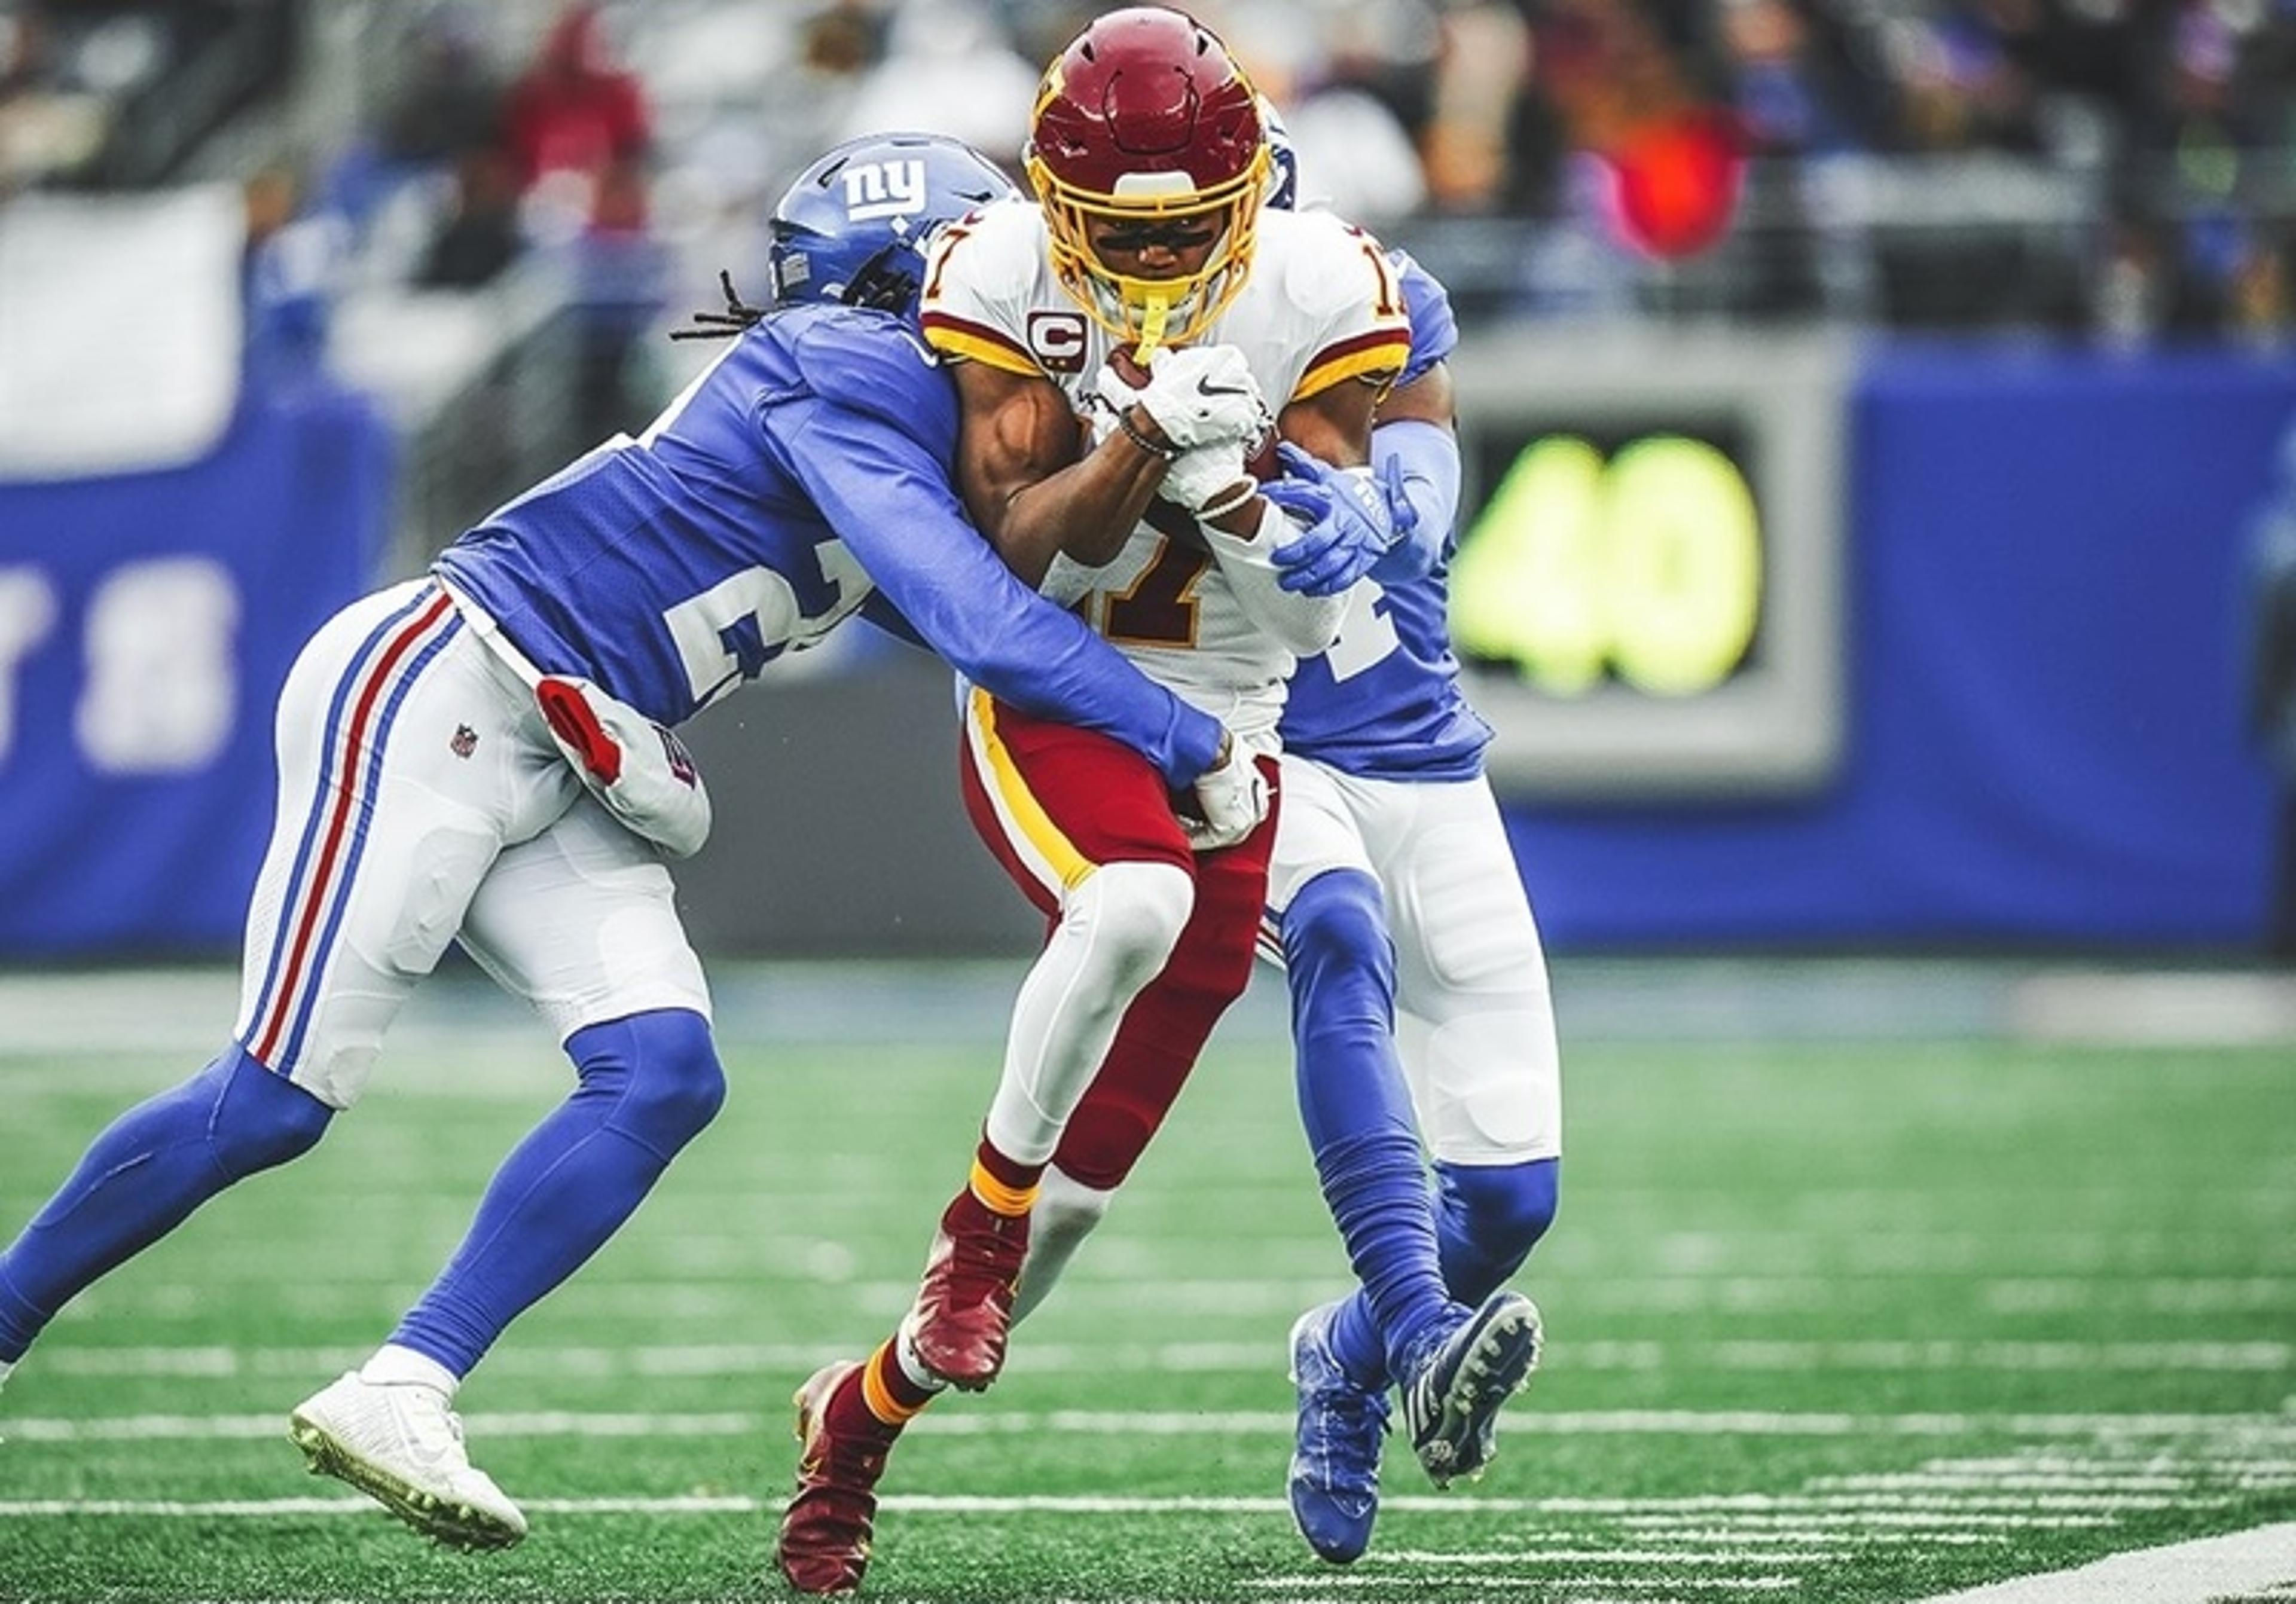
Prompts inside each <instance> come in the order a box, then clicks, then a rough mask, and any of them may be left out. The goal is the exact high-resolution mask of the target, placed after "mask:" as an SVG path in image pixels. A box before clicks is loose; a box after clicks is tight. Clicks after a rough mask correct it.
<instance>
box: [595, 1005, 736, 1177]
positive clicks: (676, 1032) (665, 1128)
mask: <svg viewBox="0 0 2296 1604" xmlns="http://www.w3.org/2000/svg"><path fill="white" fill-rule="evenodd" d="M566 1049H567V1051H568V1052H570V1053H571V1054H572V1055H573V1057H574V1061H575V1064H576V1065H577V1067H578V1068H579V1070H580V1071H581V1075H582V1078H583V1080H584V1082H585V1083H586V1084H597V1083H599V1082H602V1081H607V1080H611V1079H616V1078H618V1079H619V1081H620V1083H621V1095H620V1099H619V1102H618V1103H617V1105H616V1107H615V1110H614V1114H613V1118H612V1121H611V1123H612V1125H613V1126H614V1128H615V1129H617V1130H619V1131H621V1132H622V1133H625V1134H626V1135H628V1136H630V1137H631V1138H633V1139H634V1140H635V1141H637V1142H642V1143H643V1144H644V1145H645V1146H646V1147H648V1148H650V1149H652V1150H653V1151H654V1152H656V1153H658V1154H660V1156H661V1157H662V1158H669V1157H670V1156H671V1155H672V1154H674V1153H676V1151H677V1150H679V1149H680V1148H682V1147H684V1146H685V1144H686V1143H687V1142H691V1141H693V1138H694V1137H696V1136H698V1135H700V1134H701V1132H702V1130H703V1128H704V1127H705V1126H707V1125H709V1122H710V1121H711V1120H712V1119H714V1118H716V1117H717V1110H718V1109H720V1108H721V1107H723V1106H724V1104H725V1101H726V1071H725V1069H724V1068H723V1067H722V1066H721V1065H720V1064H719V1063H718V1061H717V1044H716V1043H714V1042H713V1041H712V1040H711V1039H710V1035H709V1021H708V1020H706V1019H703V1018H702V1017H701V1015H700V1014H698V1013H695V1012H694V1011H693V1010H691V1009H685V1008H663V1009H657V1010H654V1011H651V1012H647V1013H639V1014H632V1015H630V1016H629V1017H628V1018H627V1019H616V1020H613V1021H611V1023H609V1024H604V1025H593V1026H590V1027H586V1028H585V1029H582V1030H578V1031H576V1032H575V1033H574V1034H573V1035H571V1036H569V1037H568V1038H567V1041H566Z"/></svg>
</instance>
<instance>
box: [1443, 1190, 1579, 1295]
mask: <svg viewBox="0 0 2296 1604" xmlns="http://www.w3.org/2000/svg"><path fill="white" fill-rule="evenodd" d="M1561 1183H1562V1160H1561V1159H1559V1158H1533V1159H1529V1160H1528V1161H1526V1162H1524V1163H1521V1164H1438V1165H1436V1166H1435V1187H1436V1202H1435V1234H1436V1235H1437V1236H1438V1237H1439V1239H1440V1240H1441V1241H1442V1244H1443V1284H1444V1285H1445V1286H1447V1287H1448V1288H1450V1289H1451V1296H1452V1297H1456V1298H1457V1299H1458V1300H1459V1301H1460V1302H1461V1303H1464V1304H1479V1303H1480V1302H1482V1301H1483V1299H1485V1298H1486V1297H1489V1296H1490V1295H1491V1294H1492V1293H1494V1292H1496V1291H1497V1290H1498V1289H1500V1288H1501V1287H1504V1286H1505V1285H1506V1283H1507V1278H1508V1277H1509V1276H1512V1275H1513V1273H1515V1272H1516V1271H1518V1270H1520V1269H1521V1268H1522V1264H1523V1261H1524V1260H1525V1259H1527V1258H1529V1256H1530V1250H1531V1249H1532V1248H1536V1247H1537V1246H1538V1239H1539V1238H1541V1237H1543V1236H1545V1235H1546V1228H1547V1227H1548V1226H1549V1225H1552V1224H1553V1223H1554V1206H1555V1201H1556V1194H1557V1191H1558V1188H1559V1187H1560V1185H1561Z"/></svg>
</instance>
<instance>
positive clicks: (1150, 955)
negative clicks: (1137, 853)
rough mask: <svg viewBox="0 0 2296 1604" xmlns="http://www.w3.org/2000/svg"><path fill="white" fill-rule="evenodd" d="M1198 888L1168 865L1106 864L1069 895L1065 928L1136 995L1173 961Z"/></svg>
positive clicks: (1065, 910) (1187, 875)
mask: <svg viewBox="0 0 2296 1604" xmlns="http://www.w3.org/2000/svg"><path fill="white" fill-rule="evenodd" d="M1195 905H1196V882H1195V880H1194V879H1193V876H1191V875H1190V874H1189V873H1188V872H1187V871H1186V870H1185V869H1180V868H1177V867H1175V866H1174V865H1172V864H1170V863H1130V862H1128V863H1103V864H1102V865H1101V866H1100V867H1099V868H1097V869H1095V870H1094V871H1093V872H1092V873H1090V874H1089V875H1087V876H1086V877H1085V879H1084V880H1083V881H1082V883H1080V884H1079V885H1078V887H1077V888H1075V889H1074V890H1073V891H1071V892H1070V893H1069V898H1068V904H1067V906H1066V907H1065V908H1063V909H1062V915H1061V917H1062V922H1063V923H1064V924H1067V923H1070V921H1073V922H1074V928H1075V929H1076V930H1077V932H1078V934H1079V935H1081V936H1083V937H1086V938H1087V939H1088V940H1089V941H1091V942H1092V944H1093V945H1094V947H1095V949H1096V950H1097V951H1099V952H1101V953H1103V954H1104V962H1106V963H1107V964H1108V966H1109V968H1110V970H1111V972H1112V973H1113V975H1114V976H1115V977H1116V978H1117V979H1118V980H1119V983H1120V984H1121V983H1127V982H1128V983H1130V985H1131V988H1132V989H1134V990H1137V989H1138V988H1139V987H1140V986H1144V985H1146V984H1147V983H1148V981H1149V979H1150V978H1152V976H1154V974H1155V973H1156V971H1157V970H1160V969H1162V968H1163V967H1164V962H1165V960H1167V959H1169V957H1171V955H1172V948H1173V947H1174V946H1175V945H1177V944H1178V942H1179V939H1180V932H1181V931H1182V930H1183V929H1186V928H1187V923H1188V916H1189V915H1190V914H1191V913H1193V912H1194V911H1195Z"/></svg>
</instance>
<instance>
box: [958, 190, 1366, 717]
mask: <svg viewBox="0 0 2296 1604" xmlns="http://www.w3.org/2000/svg"><path fill="white" fill-rule="evenodd" d="M922 323H923V325H924V333H925V339H926V340H928V341H930V342H931V344H932V345H933V346H934V347H935V348H938V349H939V350H940V351H941V352H943V353H944V354H946V355H947V356H949V357H951V358H953V359H956V360H963V361H972V362H980V363H986V364H988V365H989V366H991V367H995V368H1001V369H1003V370H1005V372H1013V373H1022V374H1027V375H1029V376H1032V377H1042V378H1045V379H1048V380H1050V381H1052V382H1053V383H1054V384H1055V385H1057V386H1059V387H1060V389H1062V391H1063V392H1064V393H1065V394H1066V395H1067V396H1068V397H1069V401H1070V405H1072V406H1074V407H1075V409H1076V411H1077V413H1078V415H1079V416H1080V417H1081V416H1087V415H1089V409H1088V407H1087V400H1088V397H1090V396H1091V394H1092V390H1093V387H1094V384H1095V380H1096V379H1097V377H1098V375H1099V372H1100V370H1101V367H1102V365H1103V364H1104V363H1106V362H1107V360H1108V358H1109V356H1110V354H1111V351H1112V350H1113V349H1114V348H1115V346H1116V339H1115V337H1114V336H1113V335H1111V333H1109V331H1107V330H1105V329H1103V328H1102V327H1101V326H1100V325H1099V324H1098V323H1095V322H1094V321H1093V320H1092V319H1090V318H1088V317H1087V316H1086V315H1085V314H1084V311H1083V309H1082V308H1081V307H1078V305H1077V303H1076V301H1075V300H1074V299H1072V298H1071V297H1070V294H1069V293H1068V291H1066V290H1064V289H1062V286H1061V283H1060V281H1059V280H1058V279H1057V278H1055V277H1054V273H1053V267H1052V261H1051V257H1050V252H1049V250H1048V239H1047V235H1046V227H1045V219H1044V214H1043V212H1042V211H1041V210H1039V209H1038V208H1037V206H1035V205H1034V204H1033V203H1031V202H1028V201H1009V202H1005V203H1003V204H1000V205H996V206H992V207H989V208H988V209H985V210H984V211H981V212H980V213H978V214H976V215H975V216H974V217H971V218H968V219H967V220H966V221H964V223H961V224H955V225H950V226H949V227H948V228H947V229H945V230H943V231H942V234H941V237H940V239H939V241H938V242H937V243H936V246H935V249H934V251H933V256H932V261H931V266H930V267H929V268H928V270H927V273H926V277H925V291H924V299H923V305H922ZM1196 343H1201V344H1204V345H1229V346H1234V347H1235V348H1237V349H1238V350H1239V351H1241V352H1242V354H1243V358H1244V361H1245V363H1246V364H1248V365H1249V366H1250V367H1251V373H1252V377H1253V378H1254V379H1256V380H1257V381H1259V388H1260V392H1261V393H1262V394H1263V395H1265V396H1266V397H1267V401H1268V405H1270V406H1271V407H1273V408H1275V410H1277V411H1278V412H1280V411H1282V409H1283V407H1284V406H1285V405H1288V404H1290V403H1291V402H1293V401H1299V400H1304V399H1305V398H1307V397H1310V396H1314V395H1316V394H1317V393H1319V392H1321V391H1323V390H1325V389H1330V388H1331V387H1332V386H1333V385H1335V384H1339V383H1342V382H1345V381H1349V380H1357V379H1367V380H1374V381H1375V380H1377V379H1378V378H1379V377H1381V376H1382V375H1387V374H1392V373H1395V372H1399V371H1400V370H1401V369H1402V367H1403V365H1404V363H1405V361H1406V358H1407V357H1408V356H1409V355H1410V350H1411V325H1410V322H1409V319H1408V317H1407V316H1406V314H1405V312H1404V307H1403V298H1402V294H1401V291H1399V290H1398V287H1397V282H1396V278H1395V274H1394V270H1393V268H1392V267H1391V266H1390V264H1389V262H1388V260H1387V258H1386V257H1385V256H1384V255H1383V254H1382V250H1381V248H1380V245H1379V242H1378V241H1375V240H1374V239H1373V238H1372V237H1371V236H1370V235H1368V234H1366V233H1363V232H1362V231H1361V230H1360V229H1357V228H1355V227H1353V226H1352V225H1349V224H1347V223H1343V222H1341V220H1340V219H1338V218H1337V217H1332V216H1331V215H1329V214H1328V213H1323V212H1299V213H1294V212H1284V211H1274V210H1267V211H1263V212H1262V213H1261V214H1260V217H1259V245H1258V249H1257V251H1256V253H1255V255H1254V257H1253V259H1252V263H1251V275H1250V277H1249V278H1248V279H1247V280H1246V282H1245V283H1244V286H1243V288H1242V291H1239V292H1238V293H1237V295H1236V297H1235V299H1234V300H1232V301H1230V302H1229V303H1228V306H1227V308H1226V310H1225V311H1224V312H1222V313H1221V315H1219V317H1218V319H1217V320H1216V321H1215V322H1214V323H1212V324H1211V325H1210V328H1208V329H1207V330H1206V331H1204V332H1203V333H1202V335H1201V336H1200V338H1199V340H1198V341H1197V342H1196ZM1046 592H1047V593H1048V594H1050V595H1052V596H1053V597H1054V599H1055V600H1058V601H1063V602H1074V603H1075V604H1076V605H1077V607H1078V611H1079V612H1080V614H1081V615H1082V616H1083V617H1084V618H1086V620H1087V622H1089V623H1090V624H1091V625H1092V626H1093V627H1094V628H1095V629H1096V630H1098V631H1099V632H1100V633H1101V634H1103V635H1104V636H1106V637H1107V638H1108V641H1109V642H1110V643H1111V645H1113V646H1115V647H1116V648H1117V649H1118V650H1119V651H1122V652H1123V653H1124V654H1125V655H1126V656H1127V657H1128V658H1130V659H1132V660H1133V661H1134V662H1136V663H1137V664H1138V665H1139V666H1140V669H1141V672H1143V673H1144V674H1145V675H1148V676H1149V677H1150V678H1151V679H1153V680H1155V681H1157V682H1158V683H1160V684H1163V685H1165V686H1168V687H1169V689H1170V690H1171V691H1173V692H1175V693H1176V694H1177V695H1178V696H1180V697H1182V698H1184V699H1185V700H1187V701H1189V702H1191V703H1193V705H1194V706H1196V707H1197V708H1201V709H1202V710H1203V711H1204V712H1207V713H1210V714H1211V715H1212V716H1215V717H1217V718H1219V719H1221V720H1222V721H1224V722H1225V723H1226V724H1227V725H1228V727H1229V728H1230V729H1232V730H1233V731H1234V732H1235V734H1236V736H1237V738H1238V739H1239V740H1248V741H1253V743H1254V744H1255V745H1259V746H1260V747H1262V748H1263V749H1273V745H1274V741H1275V725H1276V723H1277V721H1278V719H1279V718H1280V717H1281V716H1282V714H1283V692H1284V682H1285V681H1286V680H1287V679H1289V678H1290V676H1291V674H1292V667H1293V666H1294V663H1295V661H1296V659H1294V657H1293V656H1292V652H1291V651H1289V650H1288V649H1287V648H1286V647H1285V646H1284V645H1283V643H1282V642H1279V641H1277V640H1275V639H1273V638H1271V637H1270V635H1269V633H1268V632H1267V630H1266V629H1265V628H1263V627H1261V626H1259V624H1257V623H1255V622H1254V621H1253V620H1252V618H1251V617H1250V616H1248V614H1247V613H1246V611H1245V610H1244V609H1243V607H1242V605H1241V604H1240V603H1239V601H1238V600H1237V597H1236V594H1235V591H1234V586H1233V585H1231V584H1230V583H1229V582H1228V580H1227V579H1226V577H1224V576H1223V575H1222V573H1221V570H1220V568H1219V565H1218V562H1216V561H1214V560H1213V558H1212V556H1211V554H1210V550H1209V549H1208V548H1207V546H1206V544H1205V542H1204V539H1203V537H1202V536H1201V534H1200V533H1199V532H1198V529H1197V527H1196V523H1195V520H1194V519H1193V517H1192V516H1191V515H1189V514H1188V513H1186V512H1184V511H1181V510H1180V509H1179V508H1178V507H1177V506H1174V505H1173V504H1172V503H1168V502H1162V501H1158V502H1154V503H1151V505H1150V508H1149V511H1148V515H1147V517H1146V519H1145V520H1144V521H1142V522H1141V523H1140V524H1139V525H1138V526H1137V527H1136V528H1135V529H1134V530H1133V532H1132V537H1131V539H1130V540H1128V542H1127V543H1126V544H1125V546H1124V549H1123V550H1122V551H1121V552H1119V553H1118V555H1117V557H1116V559H1115V560H1114V561H1111V562H1110V563H1108V564H1106V565H1105V566H1103V567H1101V568H1095V569H1087V568H1083V567H1081V566H1080V565H1078V564H1076V563H1074V562H1071V561H1069V560H1068V559H1066V558H1062V559H1059V560H1057V561H1055V563H1054V570H1053V572H1052V573H1051V574H1049V575H1048V576H1047V577H1046ZM1303 600H1305V599H1303Z"/></svg>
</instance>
